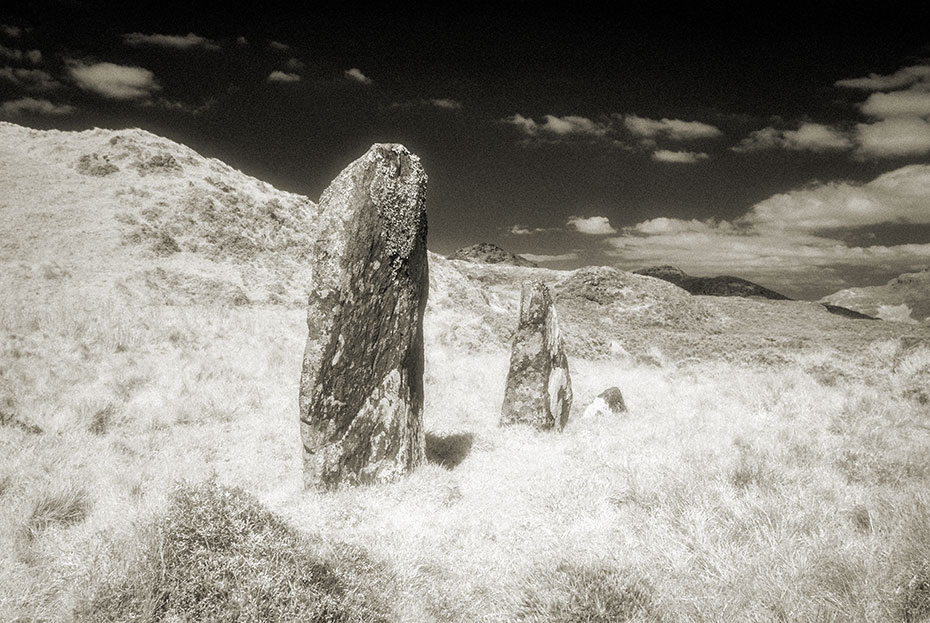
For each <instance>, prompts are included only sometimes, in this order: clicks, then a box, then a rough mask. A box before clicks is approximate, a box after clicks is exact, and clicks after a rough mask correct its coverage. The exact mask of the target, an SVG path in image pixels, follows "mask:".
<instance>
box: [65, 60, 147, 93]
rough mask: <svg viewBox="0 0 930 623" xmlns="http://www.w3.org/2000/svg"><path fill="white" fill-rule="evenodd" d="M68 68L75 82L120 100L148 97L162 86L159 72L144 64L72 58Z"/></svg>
mask: <svg viewBox="0 0 930 623" xmlns="http://www.w3.org/2000/svg"><path fill="white" fill-rule="evenodd" d="M67 63H68V71H69V73H70V74H71V78H72V79H73V80H74V82H75V83H76V84H77V85H78V86H79V87H81V88H82V89H85V90H87V91H92V92H94V93H97V94H98V95H102V96H104V97H107V98H110V99H117V100H144V99H148V97H149V96H150V95H151V94H152V93H154V92H155V91H158V90H160V89H161V86H160V85H159V84H158V82H157V81H156V80H155V74H153V73H152V72H151V71H149V70H148V69H144V68H142V67H132V66H128V65H117V64H115V63H93V64H90V65H87V64H85V63H83V62H81V61H75V60H69V61H67Z"/></svg>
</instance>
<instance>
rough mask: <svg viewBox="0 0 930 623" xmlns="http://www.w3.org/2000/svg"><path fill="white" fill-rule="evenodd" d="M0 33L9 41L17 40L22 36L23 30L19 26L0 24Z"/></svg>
mask: <svg viewBox="0 0 930 623" xmlns="http://www.w3.org/2000/svg"><path fill="white" fill-rule="evenodd" d="M0 32H2V33H3V34H4V35H6V36H7V37H9V38H11V39H19V38H20V37H22V36H23V29H22V28H20V27H19V26H12V25H10V24H0Z"/></svg>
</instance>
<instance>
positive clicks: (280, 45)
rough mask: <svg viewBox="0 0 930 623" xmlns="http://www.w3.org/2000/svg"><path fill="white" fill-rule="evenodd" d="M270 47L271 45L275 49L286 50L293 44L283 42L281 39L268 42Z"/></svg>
mask: <svg viewBox="0 0 930 623" xmlns="http://www.w3.org/2000/svg"><path fill="white" fill-rule="evenodd" d="M268 47H270V48H271V49H273V50H280V51H282V52H286V51H287V50H290V49H291V46H289V45H288V44H286V43H281V42H280V41H274V40H272V41H269V42H268Z"/></svg>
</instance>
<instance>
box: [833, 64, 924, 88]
mask: <svg viewBox="0 0 930 623" xmlns="http://www.w3.org/2000/svg"><path fill="white" fill-rule="evenodd" d="M920 82H930V65H912V66H910V67H904V68H902V69H899V70H898V71H896V72H895V73H893V74H890V75H887V76H883V75H880V74H869V75H868V76H866V77H865V78H846V79H843V80H837V81H836V82H834V83H833V84H834V86H838V87H844V88H847V89H861V90H864V91H893V90H895V89H903V88H905V87H909V86H912V85H914V84H917V83H920Z"/></svg>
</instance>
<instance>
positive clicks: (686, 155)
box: [652, 149, 708, 164]
mask: <svg viewBox="0 0 930 623" xmlns="http://www.w3.org/2000/svg"><path fill="white" fill-rule="evenodd" d="M707 158H708V155H707V154H705V153H700V152H693V151H669V150H668V149H659V150H656V151H654V152H653V153H652V159H653V160H655V161H656V162H671V163H677V164H692V163H695V162H700V161H701V160H706V159H707Z"/></svg>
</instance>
